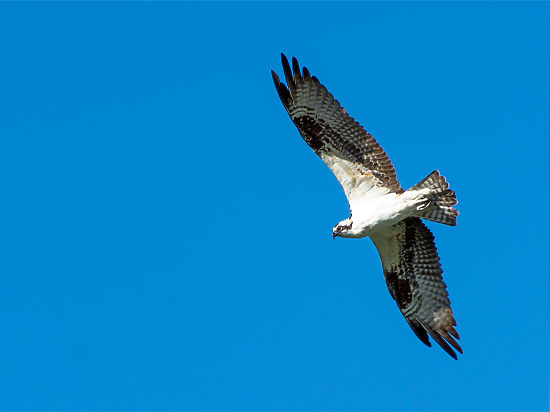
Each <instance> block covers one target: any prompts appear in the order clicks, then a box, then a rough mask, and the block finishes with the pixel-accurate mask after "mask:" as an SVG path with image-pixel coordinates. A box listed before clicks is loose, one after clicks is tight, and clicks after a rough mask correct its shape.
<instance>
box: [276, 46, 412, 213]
mask: <svg viewBox="0 0 550 412" xmlns="http://www.w3.org/2000/svg"><path fill="white" fill-rule="evenodd" d="M281 60H282V63H283V72H284V75H285V79H286V83H287V86H288V87H287V86H285V85H284V84H283V83H281V81H280V80H279V77H278V76H277V74H276V73H275V72H274V71H271V74H272V76H273V81H274V83H275V87H276V88H277V92H278V93H279V97H280V98H281V102H282V103H283V105H284V107H285V109H286V111H287V112H288V114H289V116H290V118H291V119H292V121H293V122H294V124H295V125H296V127H297V128H298V131H299V132H300V134H301V135H302V137H303V139H304V140H305V141H306V143H307V144H308V145H309V146H310V147H311V148H312V149H313V151H314V152H315V153H316V154H317V155H318V156H319V157H320V158H321V159H322V160H323V161H324V162H325V163H326V164H327V165H328V167H329V168H330V170H332V173H334V175H335V176H336V178H337V179H338V181H339V182H340V185H341V186H342V188H343V189H344V192H345V193H346V197H347V198H348V201H349V202H350V206H351V203H352V201H353V200H354V198H356V197H363V198H364V195H365V193H367V192H371V191H372V192H371V195H374V194H375V193H376V195H379V194H384V193H388V192H395V193H401V192H403V189H401V186H400V185H399V182H398V181H397V177H396V175H395V169H394V168H393V165H392V163H391V162H390V159H389V158H388V156H387V155H386V153H385V152H384V150H383V149H382V148H381V147H380V145H379V144H378V143H377V142H376V140H374V138H373V137H372V136H371V135H370V134H368V133H367V131H366V130H365V129H363V127H361V125H359V123H357V122H356V121H355V120H354V119H353V117H351V116H349V115H348V114H347V113H346V111H345V109H344V108H343V107H342V106H341V105H340V103H339V102H338V100H335V99H334V97H333V96H332V94H330V93H329V91H328V90H327V89H326V88H325V86H323V85H322V84H321V83H319V80H317V78H316V77H315V76H310V74H309V71H308V69H307V68H306V67H304V68H303V70H302V72H300V66H299V65H298V61H297V60H296V58H292V69H291V68H290V65H289V63H288V60H287V58H286V57H285V55H284V54H281ZM373 189H375V190H374V191H373Z"/></svg>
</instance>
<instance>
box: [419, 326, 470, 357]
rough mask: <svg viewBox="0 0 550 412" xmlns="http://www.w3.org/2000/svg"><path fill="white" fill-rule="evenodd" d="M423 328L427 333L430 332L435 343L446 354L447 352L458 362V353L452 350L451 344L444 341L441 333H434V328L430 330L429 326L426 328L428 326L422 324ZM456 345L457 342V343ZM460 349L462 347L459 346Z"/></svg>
mask: <svg viewBox="0 0 550 412" xmlns="http://www.w3.org/2000/svg"><path fill="white" fill-rule="evenodd" d="M422 326H423V327H424V329H426V332H428V333H429V334H430V336H431V337H432V339H433V340H434V341H436V343H437V344H438V345H439V346H441V348H443V350H444V351H445V352H447V353H448V354H449V355H450V356H451V357H452V358H453V359H455V360H457V359H458V357H457V356H456V353H455V351H454V350H452V348H451V347H450V346H449V344H448V343H447V342H445V341H444V340H443V338H442V337H441V336H440V335H439V333H437V332H436V331H434V330H433V329H432V328H430V327H429V326H428V327H426V325H424V324H422ZM455 343H456V342H455ZM459 348H460V346H459ZM459 352H460V353H462V349H460V351H459Z"/></svg>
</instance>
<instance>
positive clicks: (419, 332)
mask: <svg viewBox="0 0 550 412" xmlns="http://www.w3.org/2000/svg"><path fill="white" fill-rule="evenodd" d="M405 320H406V321H407V323H408V324H409V326H410V327H411V329H412V331H413V332H414V334H415V335H416V337H417V338H418V339H420V341H421V342H422V343H423V344H424V345H426V346H428V347H430V348H431V347H432V343H431V342H430V339H429V338H428V334H427V333H426V331H425V330H424V328H422V327H421V326H420V325H418V324H416V323H415V322H414V321H411V320H409V319H408V318H405Z"/></svg>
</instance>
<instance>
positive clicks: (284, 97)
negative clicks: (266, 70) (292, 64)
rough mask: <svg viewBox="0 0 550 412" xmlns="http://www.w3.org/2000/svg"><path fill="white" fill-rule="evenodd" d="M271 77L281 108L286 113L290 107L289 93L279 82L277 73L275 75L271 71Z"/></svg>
mask: <svg viewBox="0 0 550 412" xmlns="http://www.w3.org/2000/svg"><path fill="white" fill-rule="evenodd" d="M271 76H272V77H273V83H275V88H276V89H277V94H278V95H279V98H280V99H281V103H283V106H284V107H285V109H286V110H287V112H288V108H289V106H290V102H289V101H290V99H291V96H290V92H289V91H288V89H287V88H286V86H285V85H284V84H282V83H281V81H280V80H279V76H277V73H275V72H274V71H273V70H271Z"/></svg>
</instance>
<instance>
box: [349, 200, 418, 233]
mask: <svg viewBox="0 0 550 412" xmlns="http://www.w3.org/2000/svg"><path fill="white" fill-rule="evenodd" d="M414 210H415V209H414V207H411V206H410V205H408V204H407V202H404V201H402V200H401V199H400V198H399V197H398V196H396V195H393V196H391V197H390V196H387V197H385V198H381V199H377V201H373V202H370V203H369V204H366V205H364V207H363V208H362V209H361V211H360V212H359V213H357V215H358V216H357V223H358V226H359V227H361V234H362V235H363V236H368V235H369V234H370V233H372V232H374V231H376V230H379V229H381V228H382V227H383V226H388V225H393V224H395V223H397V222H399V221H401V220H403V219H405V218H406V217H408V216H410V215H411V213H412V212H413V211H414ZM353 219H354V221H355V219H356V213H355V210H354V211H353Z"/></svg>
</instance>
